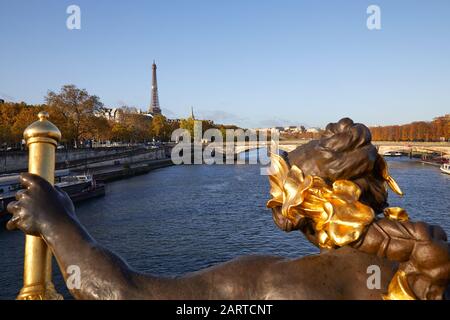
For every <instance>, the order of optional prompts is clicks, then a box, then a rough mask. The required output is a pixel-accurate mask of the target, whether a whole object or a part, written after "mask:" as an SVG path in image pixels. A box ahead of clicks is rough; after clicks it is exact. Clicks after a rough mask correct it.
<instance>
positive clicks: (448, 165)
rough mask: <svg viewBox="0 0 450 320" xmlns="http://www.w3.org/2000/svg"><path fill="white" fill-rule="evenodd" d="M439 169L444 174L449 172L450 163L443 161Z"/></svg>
mask: <svg viewBox="0 0 450 320" xmlns="http://www.w3.org/2000/svg"><path fill="white" fill-rule="evenodd" d="M441 171H442V172H443V173H446V174H450V163H444V164H443V165H442V166H441Z"/></svg>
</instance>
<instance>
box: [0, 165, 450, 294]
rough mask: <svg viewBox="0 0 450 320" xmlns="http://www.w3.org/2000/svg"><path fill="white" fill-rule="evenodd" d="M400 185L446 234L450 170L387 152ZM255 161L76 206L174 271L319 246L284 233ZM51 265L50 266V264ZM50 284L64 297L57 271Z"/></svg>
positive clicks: (5, 283)
mask: <svg viewBox="0 0 450 320" xmlns="http://www.w3.org/2000/svg"><path fill="white" fill-rule="evenodd" d="M388 161H389V165H390V170H391V175H392V176H394V177H395V179H396V180H397V182H398V183H399V184H400V186H401V187H402V189H403V191H404V192H405V196H404V197H403V198H399V197H397V196H396V195H393V194H391V195H390V201H389V202H390V205H392V206H401V207H404V208H406V209H407V210H408V212H409V214H410V216H411V217H412V218H413V219H422V220H425V221H427V222H429V223H433V224H439V225H441V226H442V227H443V228H444V229H445V230H446V232H447V233H449V234H450V216H449V215H450V201H449V199H450V175H444V174H442V173H440V171H439V168H437V167H432V166H426V165H422V164H420V163H417V162H414V161H410V160H408V159H406V158H404V159H392V160H388ZM259 169H260V168H259V166H257V165H215V166H207V165H199V166H194V165H192V166H173V167H168V168H164V169H159V170H155V171H153V172H150V173H149V174H147V175H143V176H138V177H134V178H131V179H127V180H122V181H117V182H113V183H110V184H108V185H107V195H106V196H105V197H104V198H100V199H95V200H91V201H89V202H86V203H83V204H81V205H79V206H78V207H77V213H78V216H79V218H80V220H81V221H82V223H83V224H84V225H85V226H86V227H87V229H88V230H89V232H90V233H91V234H92V235H93V236H94V237H95V238H96V239H97V240H98V241H99V242H100V243H102V244H103V245H105V246H106V247H108V248H110V249H112V250H113V251H115V252H116V253H118V254H119V255H121V256H122V257H124V258H125V259H126V260H127V261H128V263H129V264H130V265H131V266H133V267H134V268H135V269H137V270H140V271H143V272H148V273H152V274H155V275H166V276H170V275H180V274H183V273H186V272H190V271H195V270H198V269H201V268H205V267H208V266H211V265H214V264H216V263H220V262H224V261H227V260H229V259H232V258H234V257H237V256H241V255H248V254H270V255H280V256H285V257H298V256H302V255H307V254H311V253H315V252H318V250H317V249H316V248H314V247H313V246H312V245H310V244H309V243H308V242H307V241H305V240H304V239H303V237H302V235H301V234H300V233H298V232H293V233H289V234H287V233H284V232H282V231H280V230H279V229H277V227H276V226H275V225H274V223H273V222H272V218H271V213H270V211H269V210H268V209H266V208H265V203H266V201H267V200H268V197H269V193H268V191H269V184H268V179H267V176H261V175H260V174H259V173H260V170H259ZM23 239H24V237H23V234H22V233H21V232H7V231H5V230H4V226H2V230H0V248H1V249H0V250H1V251H0V252H1V255H0V299H13V298H14V297H15V295H16V294H17V291H18V290H19V289H20V288H21V285H22V283H21V281H22V280H21V279H22V266H23V245H24V241H23ZM56 269H57V268H56ZM55 274H56V275H55V285H56V287H57V288H58V290H59V291H60V292H62V293H63V294H64V295H65V296H66V297H68V293H67V291H66V290H65V287H64V284H63V282H62V279H61V276H60V274H59V271H56V272H55Z"/></svg>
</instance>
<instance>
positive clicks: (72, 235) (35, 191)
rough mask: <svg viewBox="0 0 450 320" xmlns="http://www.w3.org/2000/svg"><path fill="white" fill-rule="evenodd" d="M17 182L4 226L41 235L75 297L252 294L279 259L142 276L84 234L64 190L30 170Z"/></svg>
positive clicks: (255, 294)
mask: <svg viewBox="0 0 450 320" xmlns="http://www.w3.org/2000/svg"><path fill="white" fill-rule="evenodd" d="M21 181H22V184H23V185H24V186H25V187H26V189H25V190H24V191H21V192H18V194H17V195H16V199H17V201H14V202H11V203H10V204H9V205H8V211H9V212H10V213H11V214H13V217H12V218H11V220H10V221H9V222H8V224H7V228H8V229H16V228H19V229H21V230H22V231H24V232H25V233H26V234H30V235H36V236H42V237H43V239H44V240H45V242H46V243H47V244H48V245H49V247H50V248H51V250H52V252H53V253H54V255H55V257H56V260H57V262H58V265H59V267H60V269H61V272H62V274H63V276H64V279H65V280H66V284H67V285H68V288H69V290H70V292H71V294H72V295H73V296H74V297H75V298H77V299H251V298H253V299H256V298H259V297H260V296H259V295H260V294H261V291H260V290H259V291H258V290H256V289H255V287H256V286H257V284H258V278H259V277H260V275H261V274H262V273H264V270H266V269H267V268H269V267H270V266H271V265H272V264H273V262H275V261H278V260H279V258H272V257H249V258H244V259H237V260H234V261H231V262H228V263H225V264H222V265H219V266H216V267H212V268H208V269H205V270H203V271H200V272H195V273H192V274H188V275H186V276H183V277H178V278H160V277H153V276H150V275H144V274H141V273H138V272H136V271H135V270H133V269H132V268H131V267H130V266H128V264H127V263H126V262H125V261H123V260H122V259H121V258H120V257H119V256H117V255H116V254H114V253H113V252H111V251H110V250H108V249H106V248H104V247H102V246H101V245H100V244H99V243H97V242H96V241H95V239H93V238H92V237H91V236H90V235H89V233H88V232H87V230H86V229H85V228H84V227H83V226H82V225H81V223H80V222H79V221H78V219H77V217H76V215H75V210H74V207H73V204H72V202H71V200H70V198H69V197H68V196H67V194H66V193H65V192H64V191H62V190H60V189H55V188H53V187H52V186H51V185H50V184H49V183H48V182H46V181H45V180H43V179H42V178H40V177H38V176H35V175H31V174H24V175H22V177H21ZM149 250H151V248H149ZM78 271H79V275H80V277H79V278H78V277H77V273H78ZM78 280H79V282H78Z"/></svg>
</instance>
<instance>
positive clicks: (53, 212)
mask: <svg viewBox="0 0 450 320" xmlns="http://www.w3.org/2000/svg"><path fill="white" fill-rule="evenodd" d="M20 182H21V183H22V185H23V186H24V187H25V189H24V190H20V191H19V192H17V194H16V200H17V201H13V202H11V203H9V204H8V207H7V210H8V212H9V213H11V214H12V215H13V217H12V218H11V219H10V220H9V221H8V223H7V225H6V228H7V229H8V230H13V229H20V230H22V231H23V232H25V233H26V234H29V235H35V236H39V235H42V234H43V233H44V232H45V231H46V229H47V228H51V226H53V225H55V223H58V222H63V221H64V220H65V218H67V217H70V216H71V217H75V209H74V206H73V203H72V201H71V200H70V198H69V196H68V195H67V193H65V192H64V191H63V190H62V189H60V188H58V187H56V188H54V187H53V186H52V185H51V184H50V183H49V182H47V181H46V180H45V179H43V178H41V177H39V176H37V175H34V174H31V173H23V174H21V175H20Z"/></svg>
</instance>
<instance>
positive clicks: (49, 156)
mask: <svg viewBox="0 0 450 320" xmlns="http://www.w3.org/2000/svg"><path fill="white" fill-rule="evenodd" d="M38 117H39V120H38V121H36V122H33V123H32V124H31V125H30V126H28V128H26V129H25V131H24V133H23V136H24V139H25V141H26V143H27V146H28V149H29V159H28V172H30V173H33V174H37V175H39V176H41V177H42V178H44V179H46V180H47V181H48V182H50V183H51V184H54V179H55V150H56V146H57V144H58V141H60V140H61V132H60V131H59V129H58V128H57V127H56V126H55V125H54V124H53V123H51V122H50V121H48V120H47V119H48V117H49V115H48V113H47V112H40V113H39V115H38ZM17 299H18V300H57V299H62V296H61V295H60V294H58V293H57V292H56V290H55V287H54V286H53V283H52V253H51V251H50V249H49V248H48V247H47V245H46V244H45V242H44V240H43V239H42V238H41V237H35V236H30V235H27V236H26V238H25V258H24V273H23V288H22V290H20V293H19V295H18V296H17Z"/></svg>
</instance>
